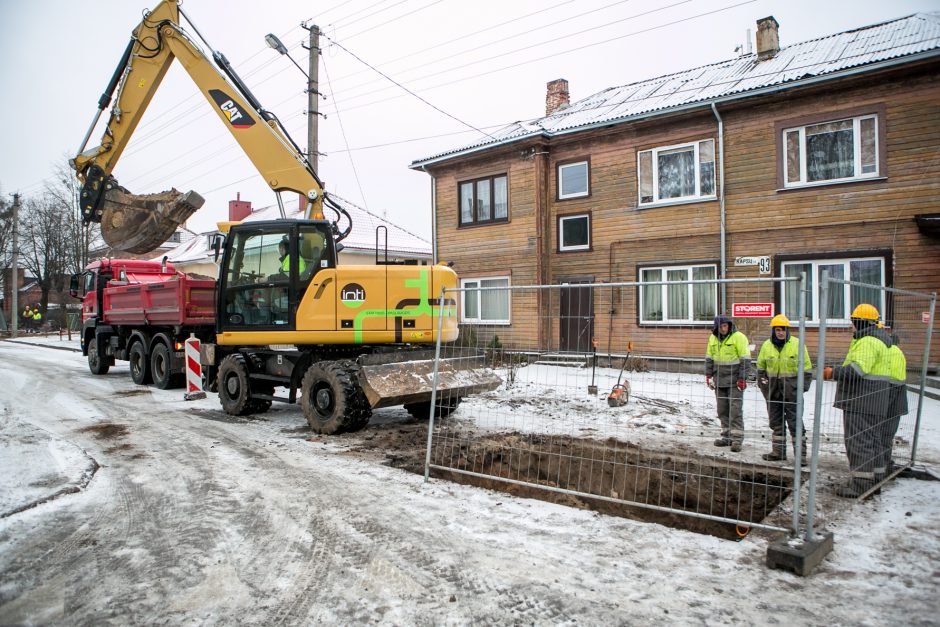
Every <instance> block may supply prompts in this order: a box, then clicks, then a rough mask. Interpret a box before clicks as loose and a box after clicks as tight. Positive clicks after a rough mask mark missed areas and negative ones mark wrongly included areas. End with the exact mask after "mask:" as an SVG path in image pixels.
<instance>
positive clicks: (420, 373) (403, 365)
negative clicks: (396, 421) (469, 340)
mask: <svg viewBox="0 0 940 627" xmlns="http://www.w3.org/2000/svg"><path fill="white" fill-rule="evenodd" d="M437 376H438V388H437V394H438V398H454V397H460V398H463V397H465V396H470V395H471V394H479V393H481V392H489V391H490V390H495V389H496V388H498V387H499V386H500V385H502V383H503V380H502V378H501V377H500V376H499V375H497V374H496V373H495V372H494V371H493V370H492V369H491V368H487V367H486V365H485V358H484V355H483V353H481V352H479V351H474V350H470V349H468V350H467V351H465V352H463V353H459V354H457V355H454V354H453V353H452V352H451V351H448V357H447V358H446V359H445V358H441V361H440V365H439V367H438V372H437ZM359 385H360V387H362V391H363V392H364V393H365V395H366V399H367V400H368V401H369V405H370V406H371V407H372V409H377V408H379V407H391V406H394V405H405V404H408V403H426V402H429V401H430V400H431V394H432V392H433V390H434V352H433V351H414V352H412V353H385V354H382V353H380V354H376V355H365V356H362V357H360V358H359Z"/></svg>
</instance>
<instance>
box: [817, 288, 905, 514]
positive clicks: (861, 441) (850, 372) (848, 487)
mask: <svg viewBox="0 0 940 627" xmlns="http://www.w3.org/2000/svg"><path fill="white" fill-rule="evenodd" d="M878 318H879V315H878V310H877V309H876V308H875V307H874V306H873V305H870V304H868V303H863V304H861V305H859V306H858V307H856V308H855V309H854V310H853V311H852V316H851V321H852V327H853V329H854V333H853V334H852V342H851V343H850V344H849V350H848V353H846V355H845V361H843V362H842V365H841V366H836V367H835V368H828V367H827V368H825V369H823V378H824V379H826V380H827V381H829V380H835V381H836V382H837V384H838V385H837V387H836V398H835V402H834V403H833V407H835V408H837V409H841V410H842V423H843V427H844V433H845V453H846V456H847V457H848V459H849V470H850V472H851V477H850V479H849V481H848V482H847V483H845V484H844V485H842V486H839V487H838V488H836V494H838V495H839V496H843V497H846V498H857V497H859V496H860V495H862V494H863V493H864V492H867V491H868V490H870V489H871V488H873V487H874V485H875V479H876V477H875V468H876V467H880V464H881V463H882V456H883V452H882V437H883V433H884V428H883V427H884V423H885V421H886V414H887V410H888V400H889V392H890V390H889V387H890V384H889V383H888V379H889V377H888V371H889V367H888V348H890V347H891V345H892V342H891V338H890V337H889V336H888V334H887V333H885V331H884V330H883V329H880V328H878Z"/></svg>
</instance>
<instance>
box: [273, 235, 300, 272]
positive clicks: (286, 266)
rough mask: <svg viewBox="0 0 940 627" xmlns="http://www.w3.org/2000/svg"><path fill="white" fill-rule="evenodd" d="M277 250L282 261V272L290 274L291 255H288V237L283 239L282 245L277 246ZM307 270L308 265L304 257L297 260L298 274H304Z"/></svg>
mask: <svg viewBox="0 0 940 627" xmlns="http://www.w3.org/2000/svg"><path fill="white" fill-rule="evenodd" d="M277 250H278V252H279V253H280V257H279V259H280V261H281V272H283V273H284V274H288V273H289V272H290V254H288V252H287V251H288V241H287V237H284V238H283V239H281V241H280V243H278V245H277ZM306 269H307V264H306V263H305V262H304V258H303V257H299V258H298V259H297V272H303V271H304V270H306Z"/></svg>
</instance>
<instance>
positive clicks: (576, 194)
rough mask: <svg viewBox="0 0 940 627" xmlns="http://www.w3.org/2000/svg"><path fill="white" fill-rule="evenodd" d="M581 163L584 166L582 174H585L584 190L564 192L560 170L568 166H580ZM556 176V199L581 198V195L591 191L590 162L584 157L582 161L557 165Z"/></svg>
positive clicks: (586, 194) (588, 193) (587, 194)
mask: <svg viewBox="0 0 940 627" xmlns="http://www.w3.org/2000/svg"><path fill="white" fill-rule="evenodd" d="M582 165H583V166H584V175H585V176H584V191H583V192H581V191H579V192H571V193H567V194H566V193H565V192H564V190H563V189H562V180H563V179H564V177H563V176H562V174H561V172H562V170H565V169H568V168H574V167H577V166H582ZM557 177H558V199H559V200H567V199H568V198H581V197H584V196H589V195H590V193H591V164H590V163H588V161H587V160H586V159H585V160H584V161H575V162H574V163H564V164H561V165H559V166H558V170H557Z"/></svg>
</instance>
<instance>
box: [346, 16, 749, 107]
mask: <svg viewBox="0 0 940 627" xmlns="http://www.w3.org/2000/svg"><path fill="white" fill-rule="evenodd" d="M688 1H689V0H682V2H688ZM756 1H757V0H745V1H744V2H739V3H737V4H732V5H729V6H725V7H722V8H720V9H715V10H713V11H707V12H705V13H699V14H698V15H693V16H689V17H685V18H682V19H678V20H674V21H672V22H667V23H665V24H659V25H658V26H651V27H649V28H644V29H641V30H638V31H634V32H632V33H627V34H625V35H618V36H617V37H611V38H609V39H605V40H603V41H596V42H593V43H589V44H584V45H582V46H576V47H574V48H568V49H567V50H561V51H559V52H553V53H551V54H547V55H544V56H541V57H537V58H535V59H529V60H527V61H520V62H519V63H513V64H510V65H504V66H502V67H499V68H496V69H491V70H486V71H484V72H479V73H477V74H471V75H470V76H463V77H461V78H456V79H453V80H449V81H445V82H443V83H439V84H437V85H432V86H430V87H425V88H423V89H421V91H423V92H425V91H431V90H434V89H440V88H441V87H446V86H448V85H453V84H454V83H461V82H465V81H467V80H470V79H474V78H479V77H480V76H492V75H493V74H496V73H497V72H504V71H506V70H511V69H513V68H517V67H521V66H523V65H528V64H530V63H535V62H537V61H544V60H545V59H551V58H553V57H557V56H561V55H564V54H569V53H571V52H576V51H578V50H584V49H586V48H593V47H594V46H600V45H603V44H607V43H610V42H612V41H617V40H620V39H626V38H628V37H634V36H636V35H641V34H644V33H649V32H653V31H656V30H660V29H662V28H666V27H668V26H674V25H676V24H681V23H683V22H688V21H690V20H694V19H698V18H700V17H704V16H707V15H712V14H715V13H721V12H723V11H728V10H730V9H734V8H737V7H739V6H743V5H746V4H753V3H754V2H756ZM654 10H655V9H654ZM469 65H472V64H467V65H465V66H464V67H467V66H469ZM416 80H420V79H416ZM401 97H402V96H390V97H388V98H382V99H379V100H373V101H370V102H366V103H363V104H360V105H356V106H354V107H348V108H347V109H346V111H347V112H349V111H352V110H354V109H360V108H362V107H368V106H371V105H374V104H380V103H382V102H388V101H389V100H395V99H398V98H401ZM327 113H329V112H327Z"/></svg>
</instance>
